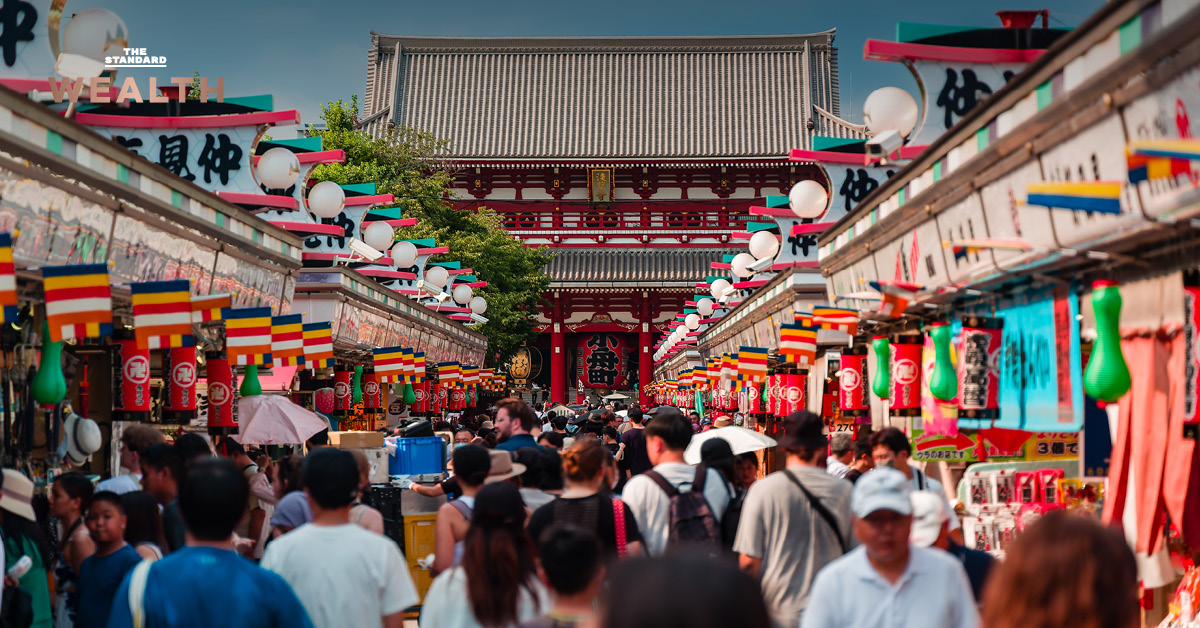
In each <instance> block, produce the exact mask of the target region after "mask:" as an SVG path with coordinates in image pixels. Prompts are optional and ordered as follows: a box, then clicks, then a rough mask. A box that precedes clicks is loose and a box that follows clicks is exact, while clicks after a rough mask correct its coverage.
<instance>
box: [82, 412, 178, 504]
mask: <svg viewBox="0 0 1200 628" xmlns="http://www.w3.org/2000/svg"><path fill="white" fill-rule="evenodd" d="M165 442H167V437H166V436H165V435H164V434H163V433H162V432H160V431H159V430H157V429H156V428H153V427H150V426H149V425H138V424H136V423H133V424H126V425H125V428H124V429H123V430H121V440H120V442H119V444H118V446H117V449H118V451H119V452H120V461H121V468H123V469H126V470H128V471H129V472H128V473H126V474H124V475H118V476H116V477H112V478H108V479H107V480H104V481H103V482H101V483H99V484H97V485H96V492H97V493H99V492H100V491H112V492H114V493H116V494H118V495H122V494H124V493H132V492H134V491H140V490H142V474H141V473H139V471H141V469H142V464H141V454H142V452H143V451H145V450H146V448H147V447H149V446H151V445H157V444H159V443H165Z"/></svg>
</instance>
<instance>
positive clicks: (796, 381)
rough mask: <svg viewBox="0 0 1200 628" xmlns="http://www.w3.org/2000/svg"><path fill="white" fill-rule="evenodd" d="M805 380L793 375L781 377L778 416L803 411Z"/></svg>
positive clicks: (802, 377)
mask: <svg viewBox="0 0 1200 628" xmlns="http://www.w3.org/2000/svg"><path fill="white" fill-rule="evenodd" d="M806 379H807V378H806V377H805V376H804V375H797V374H794V373H788V374H786V375H783V376H781V381H780V388H781V390H780V399H779V416H787V415H789V414H791V413H793V412H799V411H801V410H803V409H805V395H804V386H805V384H806Z"/></svg>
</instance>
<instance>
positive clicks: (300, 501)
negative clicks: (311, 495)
mask: <svg viewBox="0 0 1200 628" xmlns="http://www.w3.org/2000/svg"><path fill="white" fill-rule="evenodd" d="M303 477H304V456H299V455H293V456H289V457H287V458H284V459H282V460H280V461H279V464H276V465H275V478H274V481H273V482H272V485H273V486H274V487H275V496H276V497H278V498H279V503H277V504H276V505H275V514H273V515H272V516H271V536H272V538H274V537H276V536H279V535H281V534H287V533H288V532H291V531H292V530H293V529H295V528H298V527H300V526H302V525H304V524H306V523H308V522H309V521H312V508H311V507H310V506H309V505H308V497H306V496H305V495H304V481H303Z"/></svg>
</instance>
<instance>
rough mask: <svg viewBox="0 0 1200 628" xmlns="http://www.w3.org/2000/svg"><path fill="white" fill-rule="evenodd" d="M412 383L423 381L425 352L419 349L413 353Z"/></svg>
mask: <svg viewBox="0 0 1200 628" xmlns="http://www.w3.org/2000/svg"><path fill="white" fill-rule="evenodd" d="M413 383H414V384H423V383H425V354H424V353H421V352H420V351H418V352H416V353H413Z"/></svg>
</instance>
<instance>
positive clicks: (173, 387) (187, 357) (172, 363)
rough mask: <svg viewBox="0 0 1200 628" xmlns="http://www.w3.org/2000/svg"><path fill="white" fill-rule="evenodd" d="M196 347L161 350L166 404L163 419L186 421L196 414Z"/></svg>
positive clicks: (176, 421) (173, 421)
mask: <svg viewBox="0 0 1200 628" xmlns="http://www.w3.org/2000/svg"><path fill="white" fill-rule="evenodd" d="M197 379H198V378H197V374H196V347H194V346H193V347H174V348H171V349H167V350H166V351H164V352H163V387H164V388H166V397H167V401H166V405H164V406H163V421H164V422H167V423H187V422H188V421H189V420H190V419H192V418H195V416H196V380H197Z"/></svg>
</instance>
